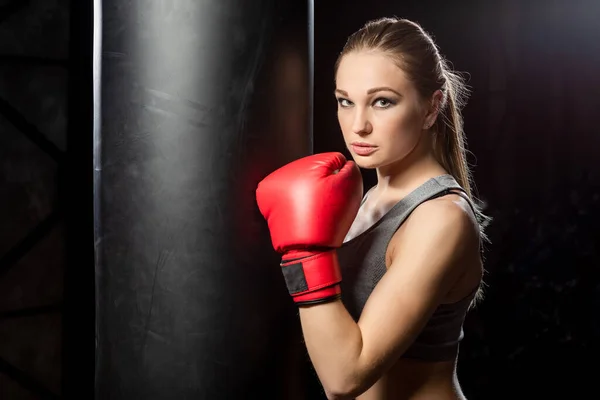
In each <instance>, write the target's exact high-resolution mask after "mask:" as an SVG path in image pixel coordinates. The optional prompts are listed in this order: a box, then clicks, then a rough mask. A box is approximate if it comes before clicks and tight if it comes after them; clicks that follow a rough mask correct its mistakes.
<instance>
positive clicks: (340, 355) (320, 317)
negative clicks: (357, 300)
mask: <svg viewBox="0 0 600 400" xmlns="http://www.w3.org/2000/svg"><path fill="white" fill-rule="evenodd" d="M300 320H301V323H302V331H303V333H304V340H305V342H306V347H307V349H308V353H309V355H310V358H311V361H312V363H313V365H314V367H315V370H316V371H317V373H318V374H319V379H320V380H321V383H322V385H323V387H324V389H325V391H326V392H327V393H328V395H330V396H331V398H345V397H344V396H345V395H357V394H355V392H356V391H362V390H364V389H363V387H364V386H365V385H368V381H369V377H368V376H367V375H368V374H367V370H366V368H365V365H364V362H363V359H362V356H363V353H362V352H363V339H362V333H361V330H360V328H359V326H358V324H357V323H356V322H354V320H353V319H352V317H351V316H350V314H349V313H348V311H347V310H346V308H345V307H344V305H343V304H342V302H341V301H339V300H338V301H334V302H331V303H326V304H320V305H317V306H313V307H301V308H300ZM368 386H370V385H368ZM368 386H367V388H368ZM365 389H366V388H365Z"/></svg>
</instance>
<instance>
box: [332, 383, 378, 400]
mask: <svg viewBox="0 0 600 400" xmlns="http://www.w3.org/2000/svg"><path fill="white" fill-rule="evenodd" d="M323 389H324V390H325V395H326V396H327V400H353V399H355V398H356V397H358V396H360V395H361V394H363V393H364V392H365V391H366V390H367V389H368V387H365V385H364V384H363V383H362V382H359V381H358V380H339V381H338V382H330V383H329V384H327V385H323Z"/></svg>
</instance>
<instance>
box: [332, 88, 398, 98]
mask: <svg viewBox="0 0 600 400" xmlns="http://www.w3.org/2000/svg"><path fill="white" fill-rule="evenodd" d="M377 92H392V93H395V94H397V95H398V96H402V95H401V94H400V93H399V92H398V91H396V90H394V89H392V88H391V87H387V86H380V87H375V88H372V89H369V90H367V94H373V93H377ZM335 93H339V94H341V95H342V96H348V92H346V91H345V90H341V89H335Z"/></svg>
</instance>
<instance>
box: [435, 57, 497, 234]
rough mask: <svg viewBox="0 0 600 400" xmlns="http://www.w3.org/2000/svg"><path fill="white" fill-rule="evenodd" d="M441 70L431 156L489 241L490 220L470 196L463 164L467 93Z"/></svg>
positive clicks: (454, 75)
mask: <svg viewBox="0 0 600 400" xmlns="http://www.w3.org/2000/svg"><path fill="white" fill-rule="evenodd" d="M443 68H444V77H445V78H446V82H445V84H444V90H443V91H444V100H443V101H442V105H441V107H440V108H441V110H440V115H439V117H438V120H437V121H436V123H435V125H434V127H433V132H434V139H435V140H434V154H435V157H436V158H437V160H438V162H439V163H440V164H441V165H442V167H444V169H446V171H448V173H449V174H450V175H452V176H453V177H454V179H456V181H457V182H458V184H459V185H460V186H461V187H462V188H463V189H464V190H465V192H466V193H467V196H468V197H469V198H470V199H471V201H472V203H473V208H474V211H475V216H476V218H477V220H478V222H479V225H480V230H481V236H482V239H484V240H485V241H489V240H488V238H487V236H486V235H485V233H484V228H485V227H486V226H487V225H489V223H490V222H491V218H490V217H488V216H486V215H485V214H483V212H482V207H481V204H479V201H478V200H477V199H476V198H475V195H474V193H473V185H472V176H471V172H470V169H469V164H468V161H467V148H466V138H465V132H464V129H463V119H462V114H461V111H462V107H463V106H464V104H465V102H466V97H467V95H468V89H467V87H466V85H465V83H464V80H463V78H462V77H461V76H460V75H459V74H457V73H454V72H451V71H449V70H448V69H447V68H446V66H445V65H444V66H443Z"/></svg>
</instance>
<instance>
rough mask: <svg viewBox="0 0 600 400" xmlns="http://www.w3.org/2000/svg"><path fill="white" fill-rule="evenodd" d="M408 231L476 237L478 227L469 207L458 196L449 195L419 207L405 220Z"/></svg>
mask: <svg viewBox="0 0 600 400" xmlns="http://www.w3.org/2000/svg"><path fill="white" fill-rule="evenodd" d="M406 225H407V227H408V228H409V230H411V231H412V230H427V231H431V233H435V232H438V231H442V232H444V233H447V234H450V233H451V234H453V235H465V238H467V237H469V236H471V235H475V236H478V232H479V225H478V224H477V219H476V218H475V215H474V214H473V211H472V210H471V206H470V205H469V203H468V202H467V200H465V199H464V198H462V197H461V196H459V195H456V194H449V195H446V196H443V197H439V198H437V199H433V200H429V201H426V202H424V203H423V204H421V205H419V206H418V207H417V208H416V209H415V211H413V213H412V214H411V215H410V217H408V218H407V220H406Z"/></svg>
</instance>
